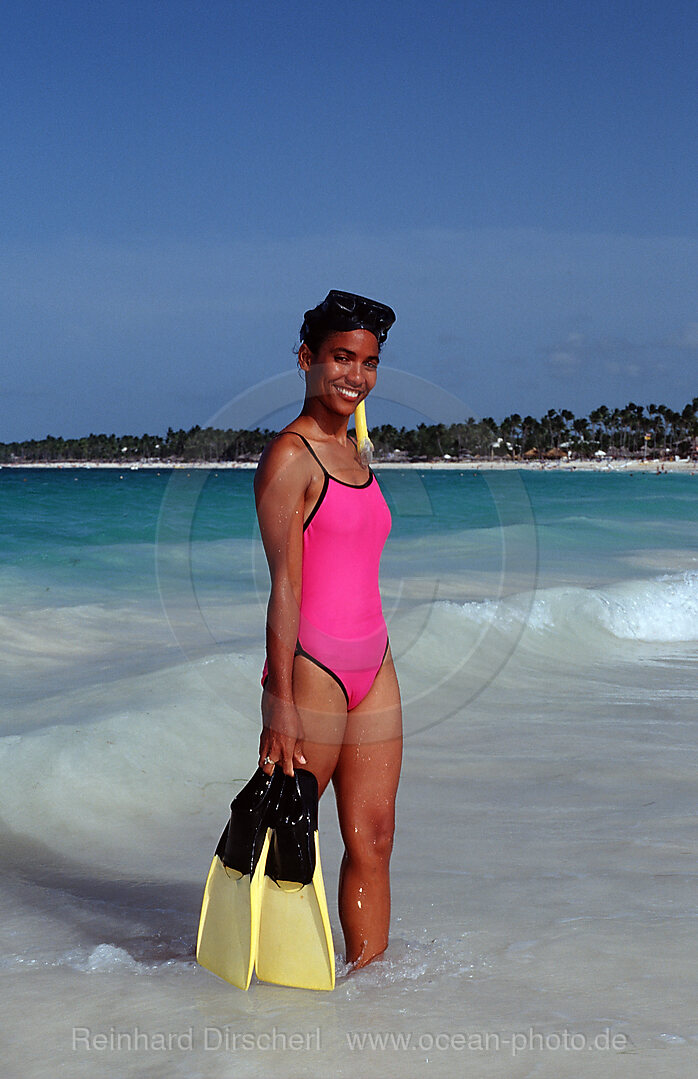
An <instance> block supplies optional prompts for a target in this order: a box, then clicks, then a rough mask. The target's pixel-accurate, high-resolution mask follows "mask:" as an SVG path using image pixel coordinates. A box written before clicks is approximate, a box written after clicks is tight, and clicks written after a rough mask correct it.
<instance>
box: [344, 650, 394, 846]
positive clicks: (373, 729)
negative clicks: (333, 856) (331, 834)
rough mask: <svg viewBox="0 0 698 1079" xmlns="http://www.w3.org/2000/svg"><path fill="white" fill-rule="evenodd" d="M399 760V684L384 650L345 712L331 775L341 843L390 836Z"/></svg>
mask: <svg viewBox="0 0 698 1079" xmlns="http://www.w3.org/2000/svg"><path fill="white" fill-rule="evenodd" d="M401 764H402V709H401V704H400V689H399V687H398V683H397V676H396V674H395V667H394V665H393V660H392V656H391V655H390V650H388V654H387V655H386V658H385V661H384V663H383V666H382V667H381V669H380V671H379V672H378V674H377V675H376V680H375V682H374V683H373V685H372V687H371V689H370V690H369V692H368V694H367V695H366V696H365V697H364V699H363V700H362V701H361V703H360V704H358V705H357V706H356V708H354V709H352V711H351V712H349V714H348V716H347V725H346V731H345V736H344V743H343V745H342V747H341V749H340V752H339V757H338V759H337V764H336V767H335V770H334V775H333V777H332V781H333V784H334V788H335V793H336V796H337V812H338V815H339V823H340V828H341V830H342V836H343V838H344V842H345V844H346V845H347V847H349V846H353V845H354V844H355V843H356V841H357V840H358V841H359V842H361V843H372V842H375V841H376V840H377V839H378V838H379V837H383V836H384V837H387V836H390V837H392V830H393V826H394V821H395V796H396V794H397V787H398V782H399V780H400V767H401Z"/></svg>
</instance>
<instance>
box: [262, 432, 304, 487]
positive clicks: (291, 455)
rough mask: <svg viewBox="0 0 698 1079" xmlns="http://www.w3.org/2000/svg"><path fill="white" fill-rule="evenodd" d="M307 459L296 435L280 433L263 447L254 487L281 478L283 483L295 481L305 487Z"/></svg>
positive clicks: (301, 443)
mask: <svg viewBox="0 0 698 1079" xmlns="http://www.w3.org/2000/svg"><path fill="white" fill-rule="evenodd" d="M309 458H310V454H309V453H308V451H307V449H306V448H305V446H304V445H303V442H302V441H301V439H300V438H299V436H298V435H297V434H295V433H294V432H293V431H281V433H280V434H278V435H277V436H276V437H275V438H273V439H272V440H271V442H267V444H266V446H265V447H264V450H263V452H262V456H261V457H260V459H259V464H258V465H257V471H256V473H255V479H254V482H255V487H258V486H259V484H260V483H268V482H269V481H270V480H272V479H275V478H279V479H281V478H282V477H283V479H284V482H288V481H289V480H290V481H291V482H293V480H294V479H295V480H297V482H304V485H305V486H307V485H308V482H309V476H310V471H311V469H310V467H309ZM310 460H312V458H310Z"/></svg>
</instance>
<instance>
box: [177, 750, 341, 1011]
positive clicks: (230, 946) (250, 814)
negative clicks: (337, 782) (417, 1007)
mask: <svg viewBox="0 0 698 1079" xmlns="http://www.w3.org/2000/svg"><path fill="white" fill-rule="evenodd" d="M317 803H318V793H317V780H316V779H315V776H314V775H313V774H312V772H308V771H306V770H304V769H296V772H295V775H294V776H285V775H284V774H283V772H281V770H280V769H278V768H277V769H275V770H274V772H273V774H272V775H271V776H267V775H266V773H264V772H263V771H262V770H261V769H258V771H257V772H256V773H255V775H254V776H253V777H252V779H251V780H250V782H249V783H248V784H247V785H246V786H245V787H244V788H243V790H242V791H240V793H239V794H238V795H237V797H236V798H235V799H234V801H233V803H232V805H231V807H230V809H231V813H230V822H229V824H228V825H227V827H226V828H225V830H224V832H223V835H222V836H221V838H220V841H219V844H218V847H217V849H216V853H215V855H214V858H213V862H212V864H211V869H210V872H209V875H208V880H207V882H206V889H205V892H204V900H203V904H202V909H201V919H200V923H199V934H198V940H197V959H198V961H199V963H201V965H202V966H204V967H206V969H207V970H210V971H212V972H213V973H214V974H217V975H218V976H219V977H221V978H224V979H225V980H226V981H228V982H231V983H232V984H233V985H236V986H239V988H241V989H247V988H248V986H249V984H250V980H251V977H252V971H253V969H254V968H255V965H256V968H257V977H258V978H260V980H262V981H269V982H274V983H276V984H279V985H293V986H297V987H300V988H308V989H332V988H334V947H333V944H332V934H331V930H330V924H329V917H328V914H327V902H326V898H325V890H324V886H323V881H322V871H321V868H320V853H319V846H318V836H317Z"/></svg>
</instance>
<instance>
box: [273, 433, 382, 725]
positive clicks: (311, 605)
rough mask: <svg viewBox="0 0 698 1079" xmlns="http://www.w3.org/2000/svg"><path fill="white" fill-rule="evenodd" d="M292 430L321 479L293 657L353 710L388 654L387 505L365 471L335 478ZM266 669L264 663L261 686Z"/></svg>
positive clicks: (306, 534) (307, 539)
mask: <svg viewBox="0 0 698 1079" xmlns="http://www.w3.org/2000/svg"><path fill="white" fill-rule="evenodd" d="M289 433H290V434H295V435H298V438H300V439H301V440H302V441H303V442H304V443H305V445H306V447H307V448H308V450H309V451H310V453H312V455H313V457H314V458H315V460H316V461H317V463H318V464H319V466H320V468H321V469H322V471H323V474H324V477H325V479H324V483H323V486H322V491H321V492H320V496H319V498H318V500H317V502H316V503H315V505H314V506H313V508H312V510H311V512H310V515H309V516H308V519H307V520H306V522H305V524H304V525H303V568H302V578H301V582H302V583H301V605H300V619H299V627H298V643H297V644H296V655H301V656H305V657H306V658H307V659H309V660H312V662H313V663H315V664H317V666H318V667H321V668H322V670H324V671H326V672H327V673H328V674H329V675H331V676H332V678H334V680H335V681H336V682H338V683H339V685H340V687H341V689H342V691H343V692H344V696H345V697H346V700H347V708H348V709H349V710H351V709H352V708H356V706H357V704H359V702H360V701H362V700H363V699H364V697H365V696H366V694H367V693H368V691H369V689H370V688H371V686H372V685H373V682H374V680H375V677H376V675H377V674H378V671H379V670H380V667H381V664H382V663H383V660H384V659H385V655H386V653H387V651H388V630H387V627H386V624H385V618H384V617H383V607H382V604H381V597H380V592H379V590H378V570H379V565H380V558H381V553H382V551H383V547H384V545H385V541H386V539H387V537H388V533H389V532H390V524H391V517H390V510H389V509H388V506H387V504H386V501H385V499H384V497H383V494H382V492H381V489H380V487H379V486H378V482H377V480H376V477H375V475H374V474H373V472H372V470H371V469H370V468H369V477H368V479H367V480H366V482H365V483H362V484H360V485H358V486H356V485H354V484H351V483H345V482H344V481H343V480H338V479H336V478H335V477H334V476H331V475H330V473H329V472H328V471H327V469H326V468H325V466H324V465H323V463H322V461H321V460H320V459H319V457H318V455H317V454H316V453H315V451H314V450H313V448H312V446H311V445H310V443H309V442H308V441H307V439H305V438H304V437H303V435H301V434H298V432H297V431H292V432H289ZM267 671H268V667H267V663H266V661H265V663H264V670H263V672H262V685H264V682H265V680H266V677H267Z"/></svg>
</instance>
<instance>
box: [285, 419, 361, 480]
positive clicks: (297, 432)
mask: <svg viewBox="0 0 698 1079" xmlns="http://www.w3.org/2000/svg"><path fill="white" fill-rule="evenodd" d="M286 434H288V435H298V438H300V440H301V442H302V443H303V445H304V446H305V448H306V449H307V450H309V451H310V453H311V454H312V455H313V457H314V458H315V460H316V461H317V463H318V464H319V465H320V468H321V469H322V471H323V472H324V473H325V475H326V476H329V478H330V479H331V480H334V482H335V483H341V484H342V487H353V488H354V490H355V491H361V490H362V489H363V488H364V487H368V485H369V483H370V482H371V481H372V480H373V478H374V476H373V469H372V468H371V466H370V465H368V466H367V467H368V479H367V480H366V482H365V483H347V481H346V480H338V479H337V477H336V476H333V475H332V473H331V472H328V471H327V469H326V468H325V466H324V465H323V463H322V461H321V460H320V458H319V457H318V455H317V454H316V452H315V450H314V449H313V447H312V446H311V445H310V443H309V442H308V439H307V438H306V437H305V435H302V434H301V433H300V431H287V432H286Z"/></svg>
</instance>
